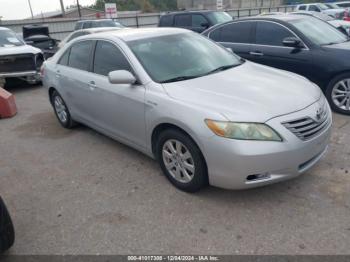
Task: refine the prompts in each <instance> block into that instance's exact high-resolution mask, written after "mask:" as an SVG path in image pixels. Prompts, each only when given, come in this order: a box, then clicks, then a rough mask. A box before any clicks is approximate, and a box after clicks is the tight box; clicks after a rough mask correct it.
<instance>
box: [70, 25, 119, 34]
mask: <svg viewBox="0 0 350 262" xmlns="http://www.w3.org/2000/svg"><path fill="white" fill-rule="evenodd" d="M120 29H122V28H119V27H92V28H85V29H79V30H76V31H75V32H88V33H90V34H94V33H100V32H106V31H113V30H120Z"/></svg>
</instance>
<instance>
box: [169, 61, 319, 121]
mask: <svg viewBox="0 0 350 262" xmlns="http://www.w3.org/2000/svg"><path fill="white" fill-rule="evenodd" d="M163 86H164V88H165V91H166V92H167V93H168V95H169V96H170V97H172V98H174V99H178V100H181V101H184V102H187V103H190V104H191V105H197V106H200V107H202V108H204V109H206V110H207V109H208V110H214V111H215V112H217V113H220V114H222V115H224V116H225V117H226V118H227V119H228V120H230V121H252V122H266V121H267V120H269V119H271V118H274V117H277V116H281V115H285V114H289V113H292V112H295V111H299V110H301V109H304V108H306V107H307V106H309V105H311V104H313V103H314V102H316V101H317V100H319V99H320V96H321V90H320V89H319V88H318V87H317V86H316V85H314V84H312V83H311V82H310V81H308V80H306V79H305V78H303V77H301V76H299V75H296V74H293V73H289V72H287V71H282V70H278V69H274V68H271V67H267V66H263V65H258V64H255V63H252V62H245V63H244V64H243V65H241V66H238V67H235V68H232V69H230V70H226V71H223V72H220V73H216V74H212V75H208V76H204V77H200V78H195V79H191V80H186V81H181V82H175V83H169V84H163Z"/></svg>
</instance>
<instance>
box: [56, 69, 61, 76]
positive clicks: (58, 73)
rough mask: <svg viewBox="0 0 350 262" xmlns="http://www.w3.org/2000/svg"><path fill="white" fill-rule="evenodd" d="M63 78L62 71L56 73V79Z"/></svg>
mask: <svg viewBox="0 0 350 262" xmlns="http://www.w3.org/2000/svg"><path fill="white" fill-rule="evenodd" d="M60 77H61V71H60V70H57V71H56V78H60Z"/></svg>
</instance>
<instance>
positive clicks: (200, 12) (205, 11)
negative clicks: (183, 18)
mask: <svg viewBox="0 0 350 262" xmlns="http://www.w3.org/2000/svg"><path fill="white" fill-rule="evenodd" d="M214 12H224V11H214V10H193V11H192V10H188V11H177V12H169V13H165V14H163V15H182V14H203V13H214Z"/></svg>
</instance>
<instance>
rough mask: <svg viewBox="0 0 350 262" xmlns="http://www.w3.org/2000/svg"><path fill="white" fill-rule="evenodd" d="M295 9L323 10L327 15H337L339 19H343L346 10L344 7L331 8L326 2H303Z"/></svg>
mask: <svg viewBox="0 0 350 262" xmlns="http://www.w3.org/2000/svg"><path fill="white" fill-rule="evenodd" d="M295 9H296V11H314V12H321V13H324V14H326V15H330V16H332V17H335V18H337V19H342V17H344V12H345V9H344V8H338V9H334V8H330V7H329V6H327V5H325V4H324V3H312V4H301V5H297V6H296V8H295Z"/></svg>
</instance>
